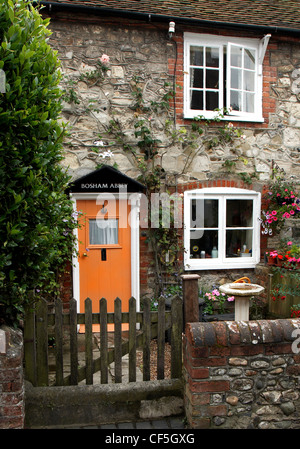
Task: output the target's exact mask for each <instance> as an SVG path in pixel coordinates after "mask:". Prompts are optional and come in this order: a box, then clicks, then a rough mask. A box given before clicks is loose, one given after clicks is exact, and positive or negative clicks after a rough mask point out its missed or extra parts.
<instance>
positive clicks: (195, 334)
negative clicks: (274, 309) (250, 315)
mask: <svg viewBox="0 0 300 449" xmlns="http://www.w3.org/2000/svg"><path fill="white" fill-rule="evenodd" d="M299 336H300V320H298V319H297V320H291V319H287V320H271V321H267V320H260V321H248V322H244V321H231V322H230V321H227V322H214V323H188V324H187V326H186V332H185V336H184V346H183V350H184V379H185V384H184V385H185V386H184V388H185V391H184V399H185V411H186V416H187V421H188V423H189V426H190V427H191V428H210V429H214V428H218V429H299V428H300V394H299V385H300V384H299V381H300V354H299V353H300V339H299Z"/></svg>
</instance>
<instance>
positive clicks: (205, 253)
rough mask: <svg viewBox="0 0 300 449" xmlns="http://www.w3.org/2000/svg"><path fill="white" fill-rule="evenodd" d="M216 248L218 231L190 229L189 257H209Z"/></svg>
mask: <svg viewBox="0 0 300 449" xmlns="http://www.w3.org/2000/svg"><path fill="white" fill-rule="evenodd" d="M214 248H218V231H217V230H209V231H204V230H202V231H200V230H197V231H190V257H191V259H199V258H203V259H204V258H206V259H208V258H209V259H210V258H211V257H212V256H213V255H214V256H215V254H214V253H213V252H212V251H213V249H214Z"/></svg>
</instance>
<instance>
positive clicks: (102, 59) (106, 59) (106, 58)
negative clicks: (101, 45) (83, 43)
mask: <svg viewBox="0 0 300 449" xmlns="http://www.w3.org/2000/svg"><path fill="white" fill-rule="evenodd" d="M100 61H101V62H102V63H103V64H108V63H109V56H107V55H106V54H104V53H103V55H102V56H101V58H100Z"/></svg>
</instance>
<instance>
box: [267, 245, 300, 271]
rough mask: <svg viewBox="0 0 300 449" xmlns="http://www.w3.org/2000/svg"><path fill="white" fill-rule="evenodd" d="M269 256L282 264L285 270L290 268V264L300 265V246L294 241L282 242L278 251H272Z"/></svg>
mask: <svg viewBox="0 0 300 449" xmlns="http://www.w3.org/2000/svg"><path fill="white" fill-rule="evenodd" d="M267 255H268V256H269V257H271V258H273V259H277V261H279V262H281V263H282V264H283V267H284V268H290V267H291V265H290V264H292V263H296V262H297V263H300V246H299V245H298V244H297V243H293V242H292V241H288V242H284V241H282V242H281V245H280V247H279V248H278V250H274V251H270V253H267Z"/></svg>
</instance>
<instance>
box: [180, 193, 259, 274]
mask: <svg viewBox="0 0 300 449" xmlns="http://www.w3.org/2000/svg"><path fill="white" fill-rule="evenodd" d="M193 199H218V200H219V212H218V213H219V223H218V228H219V229H220V232H221V233H223V235H222V236H221V238H220V240H219V245H220V246H219V247H218V248H217V249H218V257H217V258H212V259H208V258H205V259H201V258H200V259H198V258H197V259H193V258H191V257H190V229H191V227H190V220H191V200H193ZM232 199H242V200H249V199H252V200H253V224H252V227H253V248H252V256H251V257H239V258H238V259H236V260H233V259H232V258H228V259H226V256H225V238H226V223H225V221H226V200H232ZM260 210H261V194H260V192H256V191H254V190H247V189H238V188H229V187H228V188H227V187H223V188H218V187H211V188H204V189H196V190H188V191H185V192H184V269H185V270H186V271H193V270H194V271H195V270H199V271H200V270H221V269H241V268H242V269H244V268H255V267H256V265H257V264H258V263H259V262H260V221H259V218H260Z"/></svg>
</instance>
